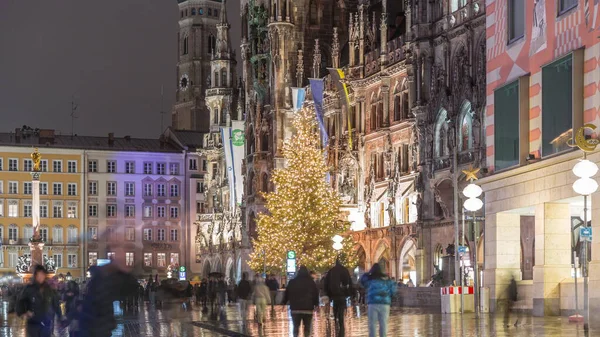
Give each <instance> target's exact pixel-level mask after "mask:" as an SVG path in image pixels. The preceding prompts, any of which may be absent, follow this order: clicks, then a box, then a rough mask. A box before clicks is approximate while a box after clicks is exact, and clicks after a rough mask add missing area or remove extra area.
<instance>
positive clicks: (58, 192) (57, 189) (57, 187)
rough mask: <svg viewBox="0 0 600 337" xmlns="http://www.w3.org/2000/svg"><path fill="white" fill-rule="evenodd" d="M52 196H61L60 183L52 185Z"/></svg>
mask: <svg viewBox="0 0 600 337" xmlns="http://www.w3.org/2000/svg"><path fill="white" fill-rule="evenodd" d="M52 194H54V195H62V183H52Z"/></svg>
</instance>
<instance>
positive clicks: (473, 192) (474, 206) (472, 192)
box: [461, 167, 483, 316]
mask: <svg viewBox="0 0 600 337" xmlns="http://www.w3.org/2000/svg"><path fill="white" fill-rule="evenodd" d="M478 172H479V169H473V168H472V167H470V168H469V170H464V171H463V173H464V174H465V175H466V177H465V180H467V181H469V185H467V186H466V187H465V188H464V189H463V195H464V196H465V197H467V198H468V199H467V200H465V203H464V205H463V207H464V208H465V209H466V210H467V211H470V212H472V213H473V227H474V228H473V231H474V232H475V235H474V236H473V237H474V240H475V242H474V243H475V245H474V246H475V250H474V251H475V253H474V258H475V265H474V267H473V269H474V270H473V273H474V274H475V278H474V279H475V282H474V286H475V291H474V296H475V298H474V300H475V315H477V316H478V315H479V265H478V261H477V247H478V246H477V244H478V239H479V224H478V223H477V219H476V218H475V212H477V211H479V210H480V209H481V208H482V207H483V201H481V199H479V196H481V194H482V193H483V190H482V189H481V187H479V186H478V185H476V184H474V183H473V181H475V180H477V173H478ZM463 235H464V233H463ZM463 293H464V291H462V292H461V294H463Z"/></svg>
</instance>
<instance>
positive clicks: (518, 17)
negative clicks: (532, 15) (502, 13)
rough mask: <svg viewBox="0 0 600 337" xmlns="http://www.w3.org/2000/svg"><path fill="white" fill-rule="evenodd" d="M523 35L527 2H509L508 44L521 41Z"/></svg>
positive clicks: (519, 0)
mask: <svg viewBox="0 0 600 337" xmlns="http://www.w3.org/2000/svg"><path fill="white" fill-rule="evenodd" d="M561 1H565V0H561ZM566 1H569V0H566ZM574 1H577V0H574ZM523 35H525V2H524V1H523V0H508V42H509V43H510V42H512V41H515V40H517V39H520V38H522V37H523Z"/></svg>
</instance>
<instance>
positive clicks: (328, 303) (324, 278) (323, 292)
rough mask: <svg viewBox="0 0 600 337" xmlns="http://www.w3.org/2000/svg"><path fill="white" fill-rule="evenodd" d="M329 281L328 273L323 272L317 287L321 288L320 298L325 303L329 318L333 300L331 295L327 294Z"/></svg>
mask: <svg viewBox="0 0 600 337" xmlns="http://www.w3.org/2000/svg"><path fill="white" fill-rule="evenodd" d="M326 282H327V273H325V274H323V276H322V277H321V279H320V280H319V282H318V283H317V288H319V299H320V300H321V303H322V304H323V308H324V310H325V317H326V318H327V319H329V317H330V315H331V300H330V299H329V296H327V291H326V290H325V288H326V287H327V286H326V284H325V283H326Z"/></svg>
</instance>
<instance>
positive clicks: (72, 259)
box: [67, 254, 77, 268]
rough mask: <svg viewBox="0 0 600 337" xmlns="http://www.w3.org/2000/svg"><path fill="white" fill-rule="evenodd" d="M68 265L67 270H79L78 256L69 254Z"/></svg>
mask: <svg viewBox="0 0 600 337" xmlns="http://www.w3.org/2000/svg"><path fill="white" fill-rule="evenodd" d="M67 263H68V265H67V268H77V254H68V255H67Z"/></svg>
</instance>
